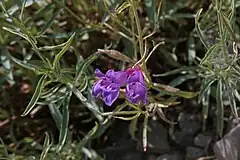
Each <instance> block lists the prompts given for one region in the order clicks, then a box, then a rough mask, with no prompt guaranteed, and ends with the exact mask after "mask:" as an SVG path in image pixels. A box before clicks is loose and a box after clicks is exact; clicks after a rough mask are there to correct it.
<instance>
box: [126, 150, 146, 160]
mask: <svg viewBox="0 0 240 160" xmlns="http://www.w3.org/2000/svg"><path fill="white" fill-rule="evenodd" d="M133 159H136V160H141V159H143V155H142V154H141V153H138V152H130V153H127V154H125V155H124V156H123V157H122V159H121V160H133Z"/></svg>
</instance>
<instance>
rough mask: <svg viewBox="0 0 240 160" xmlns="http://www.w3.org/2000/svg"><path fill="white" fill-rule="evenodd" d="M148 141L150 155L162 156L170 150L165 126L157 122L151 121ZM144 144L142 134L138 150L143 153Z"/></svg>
mask: <svg viewBox="0 0 240 160" xmlns="http://www.w3.org/2000/svg"><path fill="white" fill-rule="evenodd" d="M147 141H148V142H147V144H148V146H147V152H149V153H159V154H162V153H165V152H168V151H169V150H170V146H169V142H168V132H167V129H166V128H164V127H163V125H162V124H161V123H159V122H158V121H156V120H150V121H149V122H148V132H147ZM142 144H143V143H142V132H141V134H140V135H139V145H138V150H141V151H143V145H142Z"/></svg>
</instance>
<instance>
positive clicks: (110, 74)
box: [106, 69, 115, 79]
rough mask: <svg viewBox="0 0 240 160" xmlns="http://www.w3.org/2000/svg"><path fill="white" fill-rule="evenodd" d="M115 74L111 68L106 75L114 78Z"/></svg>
mask: <svg viewBox="0 0 240 160" xmlns="http://www.w3.org/2000/svg"><path fill="white" fill-rule="evenodd" d="M114 76H115V72H114V70H113V69H109V70H108V71H107V73H106V77H108V78H110V79H113V78H114Z"/></svg>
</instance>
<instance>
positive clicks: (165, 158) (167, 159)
mask: <svg viewBox="0 0 240 160" xmlns="http://www.w3.org/2000/svg"><path fill="white" fill-rule="evenodd" d="M156 160H183V157H182V155H181V154H179V153H177V152H174V153H169V154H163V155H161V156H159V157H157V159H156Z"/></svg>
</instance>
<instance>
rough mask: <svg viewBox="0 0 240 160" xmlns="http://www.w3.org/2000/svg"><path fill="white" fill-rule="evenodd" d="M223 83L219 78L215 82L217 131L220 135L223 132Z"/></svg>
mask: <svg viewBox="0 0 240 160" xmlns="http://www.w3.org/2000/svg"><path fill="white" fill-rule="evenodd" d="M222 91H223V84H222V80H221V79H220V80H219V81H218V84H217V91H216V98H217V132H218V134H219V135H220V137H222V134H223V125H224V123H223V118H224V109H223V98H222V95H223V92H222Z"/></svg>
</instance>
